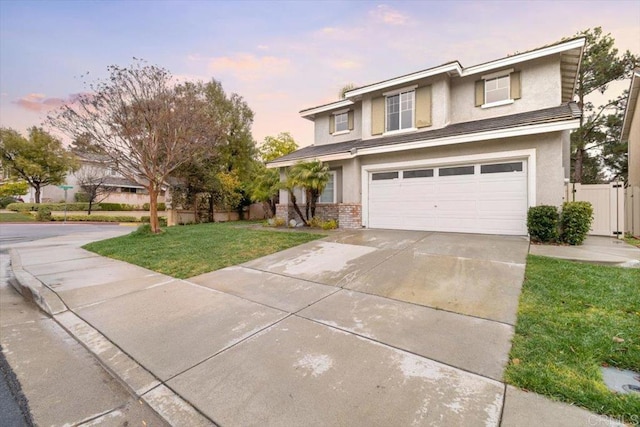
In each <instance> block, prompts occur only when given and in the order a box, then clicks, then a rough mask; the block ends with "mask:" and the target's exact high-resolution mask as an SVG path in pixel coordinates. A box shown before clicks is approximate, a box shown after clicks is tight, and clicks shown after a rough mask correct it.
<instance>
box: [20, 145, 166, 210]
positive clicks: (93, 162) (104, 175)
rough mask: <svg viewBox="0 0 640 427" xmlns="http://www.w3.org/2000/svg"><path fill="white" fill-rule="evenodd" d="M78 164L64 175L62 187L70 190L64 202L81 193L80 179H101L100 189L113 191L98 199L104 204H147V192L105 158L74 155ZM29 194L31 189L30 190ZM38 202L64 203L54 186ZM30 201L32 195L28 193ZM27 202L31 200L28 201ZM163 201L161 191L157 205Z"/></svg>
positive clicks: (43, 191)
mask: <svg viewBox="0 0 640 427" xmlns="http://www.w3.org/2000/svg"><path fill="white" fill-rule="evenodd" d="M75 154H76V156H77V158H78V160H79V161H80V168H79V169H78V171H76V172H74V173H70V174H69V175H67V178H66V180H65V184H66V185H71V186H72V188H71V189H69V190H67V200H66V201H67V202H74V201H75V195H76V193H82V192H83V189H82V187H81V185H80V183H79V182H78V181H79V180H80V181H81V180H82V178H81V177H83V176H84V177H86V176H89V177H95V178H100V179H104V186H105V187H111V188H112V189H113V191H112V192H110V193H109V195H108V196H107V197H106V198H105V199H104V200H102V197H104V196H102V197H99V200H100V201H102V202H107V203H124V204H128V205H132V206H136V207H139V208H142V205H144V204H145V203H149V193H148V192H147V190H145V188H144V187H143V186H142V185H140V184H138V183H136V182H134V181H131V180H130V179H128V178H125V177H124V176H122V175H121V174H120V173H119V172H118V171H117V170H116V169H114V168H113V167H111V165H110V164H109V162H108V159H107V158H105V157H104V156H101V155H99V154H92V153H77V152H76V153H75ZM31 193H33V190H31ZM40 197H41V200H42V201H43V202H60V201H64V190H63V189H61V188H59V187H58V186H55V185H48V186H46V187H44V188H43V190H42V193H41V196H40ZM31 198H32V199H33V198H34V197H33V194H31ZM29 201H31V200H29ZM164 201H165V192H164V191H162V192H161V193H160V196H159V197H158V203H163V202H164Z"/></svg>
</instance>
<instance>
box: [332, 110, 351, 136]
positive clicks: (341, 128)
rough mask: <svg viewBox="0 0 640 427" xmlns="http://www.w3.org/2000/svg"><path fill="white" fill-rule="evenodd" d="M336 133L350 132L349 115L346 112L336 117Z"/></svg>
mask: <svg viewBox="0 0 640 427" xmlns="http://www.w3.org/2000/svg"><path fill="white" fill-rule="evenodd" d="M334 120H335V123H336V130H335V131H336V132H345V131H348V130H349V113H348V112H344V113H340V114H336V115H335V119H334Z"/></svg>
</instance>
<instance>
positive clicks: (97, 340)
mask: <svg viewBox="0 0 640 427" xmlns="http://www.w3.org/2000/svg"><path fill="white" fill-rule="evenodd" d="M9 253H10V257H11V269H12V270H13V274H14V277H15V279H14V280H11V285H12V286H13V287H14V288H15V289H16V291H18V292H19V293H20V294H21V295H23V296H24V297H25V298H26V299H29V300H33V301H34V302H35V303H36V304H37V305H38V307H39V308H40V309H41V310H42V311H44V312H45V313H46V314H47V315H49V316H50V317H51V318H52V319H53V320H55V321H56V323H58V324H59V325H60V326H61V327H62V328H63V329H64V330H65V331H67V332H68V333H69V335H71V336H72V337H73V338H74V339H75V340H76V341H78V342H79V343H80V344H81V345H82V346H83V347H84V348H86V349H87V351H89V352H90V353H91V354H92V355H93V356H94V357H95V359H96V360H97V361H98V363H100V365H101V366H102V367H103V368H104V369H105V370H106V371H107V372H109V374H111V376H113V377H114V378H116V379H117V380H119V381H120V383H122V384H123V385H124V386H125V387H126V388H127V389H128V390H130V391H131V392H132V393H133V394H134V395H135V396H136V397H137V398H139V399H142V400H144V401H145V402H146V403H147V404H148V405H149V406H150V407H151V408H152V409H153V410H154V411H155V412H156V413H157V414H158V415H159V416H160V417H161V418H163V419H164V420H165V421H166V422H167V423H168V424H169V425H171V426H185V427H190V426H195V427H200V426H202V427H204V426H215V424H214V423H213V422H212V421H210V420H209V419H208V418H206V417H205V416H204V415H202V414H201V413H200V412H198V410H197V409H195V408H194V407H193V406H192V405H191V404H190V403H189V402H187V401H185V400H184V399H182V397H180V396H179V395H178V394H176V393H175V392H174V391H173V390H171V389H170V388H169V387H167V386H166V385H165V384H164V383H162V382H161V381H160V380H158V379H157V378H156V377H155V376H154V375H153V374H151V373H150V372H149V371H147V370H146V369H145V368H144V367H143V366H141V365H140V364H139V363H138V362H137V361H135V360H134V359H133V358H132V357H130V356H129V355H128V354H126V353H124V352H123V351H122V350H121V349H120V348H119V347H118V346H116V345H115V344H114V343H112V342H111V341H110V340H109V339H108V338H107V337H105V336H104V335H103V334H102V333H100V331H98V330H97V329H95V328H93V327H92V326H91V325H90V324H89V323H87V322H85V321H84V320H83V319H82V318H80V317H79V316H77V315H76V314H75V313H74V312H73V311H72V310H70V309H69V308H68V307H67V306H66V304H65V303H64V302H63V301H62V299H61V298H60V297H59V296H58V294H56V293H55V292H54V291H53V290H51V289H50V288H48V287H47V286H46V285H45V284H43V283H42V282H41V281H40V280H38V279H37V278H36V277H35V276H33V275H32V274H31V273H29V272H28V271H26V270H24V269H23V267H22V259H21V257H20V254H19V253H18V251H16V250H15V249H11V250H10V251H9Z"/></svg>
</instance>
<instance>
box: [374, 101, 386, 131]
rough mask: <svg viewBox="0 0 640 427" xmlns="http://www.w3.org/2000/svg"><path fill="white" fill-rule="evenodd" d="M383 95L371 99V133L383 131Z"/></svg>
mask: <svg viewBox="0 0 640 427" xmlns="http://www.w3.org/2000/svg"><path fill="white" fill-rule="evenodd" d="M384 104H385V103H384V96H381V97H379V98H374V99H372V100H371V135H382V133H383V132H384V114H385V113H384Z"/></svg>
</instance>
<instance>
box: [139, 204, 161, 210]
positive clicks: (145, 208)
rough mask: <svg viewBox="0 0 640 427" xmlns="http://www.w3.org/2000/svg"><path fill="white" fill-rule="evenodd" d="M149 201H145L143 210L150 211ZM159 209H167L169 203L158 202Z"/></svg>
mask: <svg viewBox="0 0 640 427" xmlns="http://www.w3.org/2000/svg"><path fill="white" fill-rule="evenodd" d="M149 207H150V206H149V203H145V204H144V205H142V210H143V211H149ZM158 210H159V211H166V210H167V204H166V203H158Z"/></svg>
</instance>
